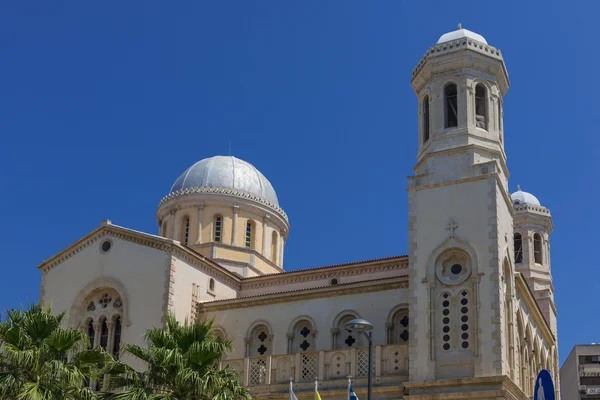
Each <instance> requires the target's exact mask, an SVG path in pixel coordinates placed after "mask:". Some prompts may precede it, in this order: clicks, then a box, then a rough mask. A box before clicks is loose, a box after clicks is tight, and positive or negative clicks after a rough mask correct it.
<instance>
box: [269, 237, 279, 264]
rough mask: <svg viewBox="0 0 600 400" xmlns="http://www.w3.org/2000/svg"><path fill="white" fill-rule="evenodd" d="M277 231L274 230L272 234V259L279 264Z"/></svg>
mask: <svg viewBox="0 0 600 400" xmlns="http://www.w3.org/2000/svg"><path fill="white" fill-rule="evenodd" d="M277 240H278V237H277V232H275V231H273V234H272V235H271V261H273V263H275V264H277Z"/></svg>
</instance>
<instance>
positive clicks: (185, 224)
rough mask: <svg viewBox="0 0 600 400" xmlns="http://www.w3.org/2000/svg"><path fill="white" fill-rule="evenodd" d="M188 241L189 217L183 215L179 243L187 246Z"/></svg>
mask: <svg viewBox="0 0 600 400" xmlns="http://www.w3.org/2000/svg"><path fill="white" fill-rule="evenodd" d="M189 241H190V217H189V216H187V215H184V217H183V219H182V220H181V244H183V245H185V246H187V245H188V243H189Z"/></svg>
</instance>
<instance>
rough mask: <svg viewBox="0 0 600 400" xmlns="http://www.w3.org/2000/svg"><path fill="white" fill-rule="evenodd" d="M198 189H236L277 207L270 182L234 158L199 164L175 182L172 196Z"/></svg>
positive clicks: (257, 171)
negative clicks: (174, 193)
mask: <svg viewBox="0 0 600 400" xmlns="http://www.w3.org/2000/svg"><path fill="white" fill-rule="evenodd" d="M200 187H210V188H226V189H235V190H237V191H241V192H246V193H249V194H253V195H256V196H258V197H260V198H262V199H264V200H267V201H269V202H271V203H273V204H274V205H276V206H279V201H278V200H277V194H276V193H275V189H273V186H272V185H271V182H269V180H268V179H267V178H266V177H265V176H264V175H263V174H262V173H261V172H260V171H259V170H257V169H256V168H255V167H254V166H253V165H252V164H250V163H248V162H246V161H244V160H240V159H239V158H236V157H233V156H215V157H210V158H205V159H203V160H200V161H198V162H197V163H195V164H194V165H192V166H191V167H189V168H188V169H186V170H185V171H184V172H183V173H182V174H181V175H180V176H179V178H177V180H176V181H175V183H174V184H173V186H172V187H171V193H173V192H181V191H184V190H186V189H196V188H200Z"/></svg>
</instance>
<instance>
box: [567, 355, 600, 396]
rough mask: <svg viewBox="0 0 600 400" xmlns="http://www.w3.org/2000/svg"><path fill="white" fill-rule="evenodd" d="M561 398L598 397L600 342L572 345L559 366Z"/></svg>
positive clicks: (599, 384)
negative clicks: (567, 355)
mask: <svg viewBox="0 0 600 400" xmlns="http://www.w3.org/2000/svg"><path fill="white" fill-rule="evenodd" d="M560 381H561V386H560V393H561V396H562V398H563V399H569V400H580V399H600V344H583V345H577V346H575V347H573V350H571V354H569V357H567V360H566V361H565V363H564V364H563V366H562V367H561V368H560Z"/></svg>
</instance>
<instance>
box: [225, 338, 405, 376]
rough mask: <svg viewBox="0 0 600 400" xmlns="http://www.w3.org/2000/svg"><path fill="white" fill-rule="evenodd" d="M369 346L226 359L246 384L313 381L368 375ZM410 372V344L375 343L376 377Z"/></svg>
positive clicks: (374, 362) (374, 365) (374, 372)
mask: <svg viewBox="0 0 600 400" xmlns="http://www.w3.org/2000/svg"><path fill="white" fill-rule="evenodd" d="M368 360H369V356H368V349H367V348H366V347H359V348H351V349H342V350H323V351H318V352H313V353H294V354H279V355H272V356H263V357H249V358H243V359H236V360H224V361H223V362H222V364H223V365H227V364H229V366H231V367H232V368H233V369H234V370H236V371H237V373H238V374H239V376H240V378H241V379H242V382H243V384H244V385H246V386H264V385H274V384H284V383H288V382H289V379H290V378H294V381H295V382H311V381H314V379H315V378H318V379H319V380H320V381H323V380H334V379H346V378H347V377H348V375H352V376H353V377H357V378H360V377H366V376H367V374H368V371H369V366H368V364H369V361H368ZM403 374H408V346H407V345H394V344H391V345H384V346H373V376H374V377H375V378H376V379H378V378H380V377H383V376H393V375H403Z"/></svg>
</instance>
